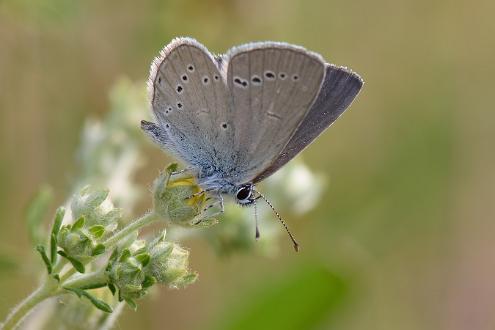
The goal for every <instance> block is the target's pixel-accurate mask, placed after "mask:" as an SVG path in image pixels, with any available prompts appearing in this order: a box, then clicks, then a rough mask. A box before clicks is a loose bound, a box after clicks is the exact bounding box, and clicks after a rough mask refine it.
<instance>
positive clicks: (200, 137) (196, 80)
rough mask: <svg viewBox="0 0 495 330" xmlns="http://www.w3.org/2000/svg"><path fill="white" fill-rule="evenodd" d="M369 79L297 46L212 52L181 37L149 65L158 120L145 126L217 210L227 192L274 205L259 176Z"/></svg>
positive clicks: (242, 200) (258, 45) (306, 140)
mask: <svg viewBox="0 0 495 330" xmlns="http://www.w3.org/2000/svg"><path fill="white" fill-rule="evenodd" d="M362 86H363V80H362V79H361V77H360V76H359V75H358V74H356V73H354V72H353V71H351V70H349V69H347V68H345V67H339V66H335V65H333V64H330V63H326V62H325V60H324V59H323V58H322V57H321V56H320V55H319V54H317V53H314V52H311V51H308V50H306V49H304V48H303V47H300V46H295V45H291V44H288V43H282V42H253V43H248V44H244V45H240V46H237V47H233V48H231V49H230V50H229V51H227V53H226V54H223V55H217V56H215V55H213V54H212V53H210V52H209V51H208V49H207V48H206V47H205V46H203V45H202V44H200V43H199V42H198V41H196V40H194V39H192V38H176V39H174V40H172V42H170V44H168V45H167V46H165V48H163V50H162V51H161V52H160V55H159V56H158V57H157V58H156V59H155V60H154V61H153V63H152V65H151V70H150V77H149V81H148V90H149V94H150V99H151V109H152V113H153V116H154V118H155V121H156V123H152V122H148V121H142V122H141V128H142V129H143V131H144V132H145V133H146V134H147V135H148V136H149V137H150V138H151V139H152V140H153V141H154V142H155V143H157V144H158V145H159V146H160V147H161V148H162V149H164V150H165V151H166V152H168V153H170V154H171V155H172V156H174V157H176V158H178V159H180V160H182V161H183V162H184V163H185V164H186V165H187V169H188V170H190V171H191V172H192V173H194V175H195V177H196V179H197V182H198V184H199V186H200V187H201V188H202V189H203V191H202V192H201V193H209V195H211V196H214V200H215V202H214V203H212V204H211V205H210V206H214V205H218V206H220V210H219V211H218V212H223V205H224V200H223V196H225V195H227V196H232V197H233V198H234V200H235V201H236V202H237V203H238V204H240V205H244V206H246V205H253V204H255V203H256V200H257V199H258V198H260V197H262V198H263V199H265V201H266V202H267V203H268V204H269V206H270V207H271V208H272V209H273V210H274V208H273V206H272V205H271V203H270V202H269V201H268V200H267V199H266V198H265V197H264V196H263V195H262V194H261V193H260V192H259V191H257V190H256V188H255V185H256V184H257V183H259V182H261V181H262V180H264V179H265V178H267V177H269V176H270V175H271V174H273V173H275V172H276V171H277V170H278V169H280V168H281V167H282V166H284V165H285V164H286V163H287V162H289V161H290V160H291V159H292V158H294V157H295V156H296V155H298V154H299V153H300V152H301V151H302V150H303V149H304V148H305V147H306V146H308V145H309V144H310V143H311V142H312V141H313V140H314V139H315V138H316V137H317V136H318V135H319V134H321V133H322V132H323V131H324V130H325V129H326V128H327V127H329V126H330V125H331V124H332V123H333V122H334V121H335V120H336V119H337V118H338V117H339V116H340V115H341V114H342V113H343V112H344V111H345V110H346V109H347V108H348V107H349V105H350V104H351V102H352V101H353V100H354V98H355V97H356V95H357V94H358V93H359V91H360V89H361V87H362ZM274 211H275V210H274ZM275 214H276V215H277V217H278V218H279V220H280V221H281V222H282V224H283V225H284V226H285V228H286V230H287V232H288V233H289V235H290V237H291V239H292V240H293V243H294V247H295V248H296V250H297V247H298V245H297V242H296V241H295V239H294V238H293V237H292V235H291V234H290V232H289V231H288V228H287V226H286V224H285V223H284V222H283V220H282V219H281V217H280V216H279V215H278V213H277V212H275ZM256 235H257V237H258V236H259V231H258V227H257V226H256Z"/></svg>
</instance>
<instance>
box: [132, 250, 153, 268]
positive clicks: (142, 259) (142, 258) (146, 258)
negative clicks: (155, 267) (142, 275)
mask: <svg viewBox="0 0 495 330" xmlns="http://www.w3.org/2000/svg"><path fill="white" fill-rule="evenodd" d="M135 258H136V260H137V261H139V263H140V264H141V265H143V267H146V265H147V264H148V263H149V262H150V259H151V257H150V255H149V254H148V253H141V254H138V255H137V256H135Z"/></svg>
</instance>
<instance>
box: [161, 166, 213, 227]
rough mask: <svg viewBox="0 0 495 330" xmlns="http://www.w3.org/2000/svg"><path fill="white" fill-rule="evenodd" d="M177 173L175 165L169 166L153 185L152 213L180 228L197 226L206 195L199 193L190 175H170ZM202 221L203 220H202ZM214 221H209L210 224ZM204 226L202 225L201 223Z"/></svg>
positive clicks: (199, 189) (198, 188) (204, 205)
mask: <svg viewBox="0 0 495 330" xmlns="http://www.w3.org/2000/svg"><path fill="white" fill-rule="evenodd" d="M175 171H177V164H171V165H169V166H168V167H167V168H166V169H165V171H164V172H163V173H161V174H160V176H159V177H158V178H156V179H155V181H154V183H153V207H154V211H155V212H156V213H157V214H159V215H160V216H162V217H163V218H165V219H167V221H169V222H171V223H173V224H178V225H182V226H193V225H195V224H197V223H198V222H199V221H198V218H199V217H201V216H202V214H201V213H202V211H203V209H204V208H205V207H206V194H199V195H197V196H194V194H196V193H198V192H200V191H201V188H200V187H199V186H198V185H197V183H196V182H195V178H194V176H193V175H190V174H182V175H173V176H172V175H171V174H172V173H173V172H175ZM202 220H204V219H202ZM212 222H214V221H212V220H210V221H208V222H207V223H208V224H210V223H212ZM202 225H204V223H202Z"/></svg>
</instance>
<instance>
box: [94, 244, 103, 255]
mask: <svg viewBox="0 0 495 330" xmlns="http://www.w3.org/2000/svg"><path fill="white" fill-rule="evenodd" d="M105 249H106V248H105V245H103V244H98V245H96V246H95V247H94V248H93V252H92V255H93V256H97V255H100V254H102V253H104V252H105Z"/></svg>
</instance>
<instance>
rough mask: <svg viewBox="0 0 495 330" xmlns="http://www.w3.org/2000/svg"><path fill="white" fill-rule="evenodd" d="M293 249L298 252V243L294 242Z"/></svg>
mask: <svg viewBox="0 0 495 330" xmlns="http://www.w3.org/2000/svg"><path fill="white" fill-rule="evenodd" d="M294 250H295V251H296V252H299V244H298V243H294Z"/></svg>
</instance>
